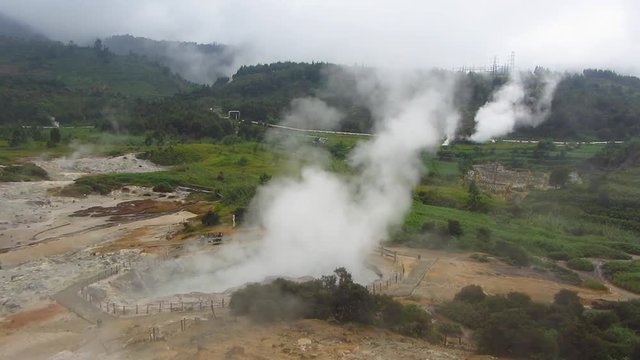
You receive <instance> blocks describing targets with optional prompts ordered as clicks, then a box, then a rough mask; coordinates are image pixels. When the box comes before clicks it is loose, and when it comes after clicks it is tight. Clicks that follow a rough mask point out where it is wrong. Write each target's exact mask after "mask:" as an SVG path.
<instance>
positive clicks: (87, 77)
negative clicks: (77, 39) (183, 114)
mask: <svg viewBox="0 0 640 360" xmlns="http://www.w3.org/2000/svg"><path fill="white" fill-rule="evenodd" d="M191 87H192V84H190V83H188V82H187V81H185V80H183V79H182V78H180V77H179V76H177V75H173V74H172V73H171V71H170V70H169V69H168V68H166V67H163V66H161V65H159V64H157V63H152V62H150V61H148V60H146V59H143V58H141V57H138V56H119V55H116V54H114V53H112V52H110V51H109V50H108V49H106V48H105V47H104V46H102V44H100V43H96V44H95V46H93V47H80V46H77V45H75V44H73V43H70V44H66V45H65V44H62V43H58V42H53V41H48V40H41V39H37V40H36V39H20V38H15V37H4V36H0V108H2V112H1V113H0V124H14V123H42V122H43V121H46V119H47V118H48V117H49V116H55V117H56V118H58V119H59V120H61V121H63V122H64V123H69V122H71V123H78V122H90V121H92V120H94V119H95V118H96V116H95V113H100V112H101V111H104V109H105V108H106V107H108V106H112V103H113V102H119V103H121V102H124V101H125V100H126V99H127V98H129V99H130V98H157V97H164V96H171V95H174V94H176V93H179V92H184V91H189V90H190V89H191Z"/></svg>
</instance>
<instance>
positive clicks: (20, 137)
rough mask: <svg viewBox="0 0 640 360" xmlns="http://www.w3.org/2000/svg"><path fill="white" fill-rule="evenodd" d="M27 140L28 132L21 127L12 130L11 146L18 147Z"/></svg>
mask: <svg viewBox="0 0 640 360" xmlns="http://www.w3.org/2000/svg"><path fill="white" fill-rule="evenodd" d="M26 142H27V134H26V133H25V131H24V129H23V128H21V127H18V128H15V129H13V131H12V132H11V138H10V139H9V146H11V147H16V146H20V145H22V144H24V143H26Z"/></svg>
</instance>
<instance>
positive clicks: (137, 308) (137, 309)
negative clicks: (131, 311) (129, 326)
mask: <svg viewBox="0 0 640 360" xmlns="http://www.w3.org/2000/svg"><path fill="white" fill-rule="evenodd" d="M136 315H138V304H136Z"/></svg>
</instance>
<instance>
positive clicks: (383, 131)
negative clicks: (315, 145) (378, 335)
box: [160, 71, 459, 294]
mask: <svg viewBox="0 0 640 360" xmlns="http://www.w3.org/2000/svg"><path fill="white" fill-rule="evenodd" d="M354 79H355V81H356V85H357V86H356V87H357V88H358V89H359V90H358V92H359V94H358V95H359V96H360V97H361V98H362V99H368V102H369V103H370V104H371V111H372V113H373V114H374V116H375V117H376V118H377V125H376V133H377V136H376V137H374V138H373V139H372V140H371V141H369V142H363V143H360V144H359V145H357V146H356V148H355V149H354V151H353V152H352V154H351V155H350V157H349V162H350V165H351V166H352V167H353V168H354V169H355V171H354V174H352V175H349V176H347V175H339V174H336V173H333V172H330V171H328V170H326V169H325V168H323V167H322V166H321V165H319V164H313V165H307V166H305V167H303V168H302V169H301V171H300V172H299V173H298V174H297V175H296V176H291V177H284V178H279V179H274V180H272V181H271V182H270V183H269V184H267V185H266V186H264V187H262V188H260V189H259V190H258V193H257V196H256V198H255V199H254V200H253V202H252V205H251V207H252V213H253V216H252V220H250V226H254V227H258V228H262V229H264V232H263V233H262V234H261V239H260V240H259V241H258V242H257V245H256V246H240V245H238V246H225V247H224V248H222V249H221V251H220V252H218V254H217V255H216V256H215V257H210V256H206V255H195V256H194V257H193V258H190V259H186V260H183V262H182V263H181V265H180V268H181V271H182V272H183V275H185V276H181V278H180V279H179V280H177V281H174V282H171V283H169V284H166V285H165V286H164V287H163V289H161V291H160V292H161V293H165V294H169V293H175V292H190V291H205V292H211V291H222V290H225V289H228V288H230V287H234V286H238V285H241V284H243V283H245V282H249V281H262V280H263V279H265V278H267V277H269V276H292V277H301V276H307V275H311V276H317V275H321V274H328V273H331V272H332V271H333V270H334V269H335V268H336V267H340V266H344V267H347V269H348V270H349V271H350V272H352V273H353V274H354V278H355V279H358V280H360V281H367V280H371V279H372V275H373V274H372V273H371V272H370V271H369V270H367V269H366V268H365V259H366V257H367V256H368V254H370V252H371V250H372V249H373V247H374V246H375V245H376V244H377V243H378V242H379V241H380V240H384V239H386V238H387V237H388V231H389V229H390V228H391V227H392V226H394V225H398V224H400V223H401V222H402V220H403V219H404V216H405V215H406V212H407V210H408V209H409V207H410V206H411V192H412V189H413V188H414V186H415V185H416V184H417V183H418V181H419V179H420V176H421V174H422V171H423V166H422V164H421V161H420V155H421V153H422V152H423V151H429V150H433V149H434V148H435V147H437V146H438V145H439V144H440V143H441V141H442V139H443V138H445V137H446V136H448V135H451V133H452V131H454V130H455V128H456V126H457V122H458V118H459V116H458V113H457V111H456V110H455V109H454V104H453V100H452V99H453V91H454V84H455V81H454V79H453V78H452V76H450V75H443V74H435V73H421V74H409V75H405V76H397V74H393V75H383V74H382V73H380V72H372V71H368V72H366V74H357V73H354ZM326 107H327V105H326V104H324V103H319V102H317V101H315V100H309V99H307V100H300V101H298V102H296V104H295V106H293V109H294V111H293V112H292V113H291V114H289V118H290V119H289V120H291V121H293V120H294V119H293V118H294V117H299V118H301V119H305V118H306V119H308V118H317V116H318V114H317V112H318V109H321V108H322V109H324V110H327V109H325V108H326ZM327 111H328V114H330V115H331V114H333V115H331V116H328V117H329V118H331V119H334V118H335V116H334V115H335V114H338V113H337V112H333V111H332V110H327ZM301 121H303V120H301ZM452 129H453V130H452Z"/></svg>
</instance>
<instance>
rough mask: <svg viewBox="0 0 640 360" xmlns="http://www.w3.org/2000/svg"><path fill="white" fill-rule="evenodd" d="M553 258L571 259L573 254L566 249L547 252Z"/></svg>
mask: <svg viewBox="0 0 640 360" xmlns="http://www.w3.org/2000/svg"><path fill="white" fill-rule="evenodd" d="M547 256H548V257H549V259H551V260H569V259H570V258H571V256H569V254H567V253H566V252H564V251H551V252H550V253H548V254H547Z"/></svg>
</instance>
